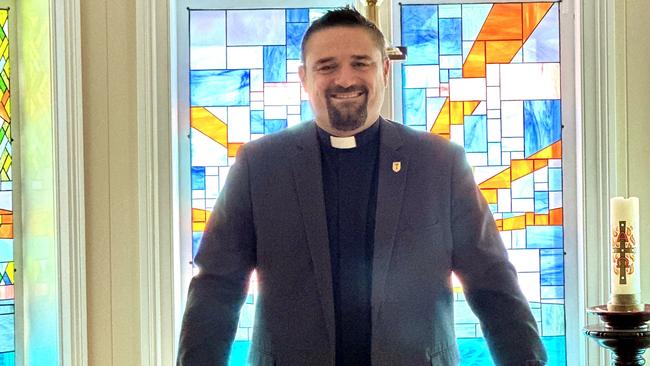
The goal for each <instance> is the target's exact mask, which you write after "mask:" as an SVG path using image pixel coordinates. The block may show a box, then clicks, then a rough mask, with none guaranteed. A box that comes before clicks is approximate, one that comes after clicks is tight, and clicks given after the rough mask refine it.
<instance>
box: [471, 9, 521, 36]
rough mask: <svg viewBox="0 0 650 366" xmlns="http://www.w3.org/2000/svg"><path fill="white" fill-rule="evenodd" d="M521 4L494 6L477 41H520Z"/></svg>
mask: <svg viewBox="0 0 650 366" xmlns="http://www.w3.org/2000/svg"><path fill="white" fill-rule="evenodd" d="M521 18H522V16H521V4H494V6H493V7H492V10H490V13H489V14H488V16H487V19H485V23H483V28H481V31H480V32H479V34H478V37H477V38H476V39H477V40H479V41H511V40H521V39H522V38H521V33H522V29H521V28H522V19H521Z"/></svg>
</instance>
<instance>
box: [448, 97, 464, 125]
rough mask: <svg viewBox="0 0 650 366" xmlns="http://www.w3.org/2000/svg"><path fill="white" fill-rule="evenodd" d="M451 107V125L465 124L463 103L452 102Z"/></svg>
mask: <svg viewBox="0 0 650 366" xmlns="http://www.w3.org/2000/svg"><path fill="white" fill-rule="evenodd" d="M449 104H450V105H451V124H452V125H462V124H463V115H464V113H463V102H450V103H449Z"/></svg>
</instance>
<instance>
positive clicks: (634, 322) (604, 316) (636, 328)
mask: <svg viewBox="0 0 650 366" xmlns="http://www.w3.org/2000/svg"><path fill="white" fill-rule="evenodd" d="M587 311H588V312H589V313H592V314H596V315H598V316H599V317H600V319H601V320H602V322H603V323H604V324H603V323H600V324H595V325H589V326H586V327H585V328H584V329H583V332H584V334H585V335H587V336H589V337H590V338H591V339H593V340H594V341H596V342H597V343H598V344H599V345H600V346H601V347H603V348H606V349H608V350H610V352H611V353H612V365H613V366H624V365H625V366H642V365H645V359H644V358H643V353H644V352H645V349H646V348H650V328H649V326H648V320H650V304H646V305H644V306H643V310H639V311H612V310H608V309H607V305H599V306H594V307H590V308H588V309H587Z"/></svg>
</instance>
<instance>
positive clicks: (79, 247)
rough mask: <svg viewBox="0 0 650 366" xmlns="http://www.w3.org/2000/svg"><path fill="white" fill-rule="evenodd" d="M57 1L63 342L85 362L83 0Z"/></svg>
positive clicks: (66, 360)
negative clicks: (81, 1) (81, 72)
mask: <svg viewBox="0 0 650 366" xmlns="http://www.w3.org/2000/svg"><path fill="white" fill-rule="evenodd" d="M51 7H52V10H53V11H52V17H51V19H50V22H51V26H52V29H53V32H52V35H51V37H52V81H53V82H52V89H53V93H52V99H53V100H52V104H53V113H54V153H55V155H54V156H55V158H54V159H53V161H54V165H55V170H54V172H55V176H54V180H55V183H54V184H55V198H54V199H55V200H54V202H55V210H54V212H55V215H57V217H56V228H57V233H56V242H57V244H58V256H59V265H58V268H59V271H58V272H59V288H58V290H59V294H58V296H59V312H60V313H59V327H60V340H61V344H60V345H59V347H60V357H61V360H62V363H63V364H64V365H75V366H83V365H87V364H88V345H87V333H86V332H87V316H86V255H85V253H86V249H85V248H86V240H85V235H86V234H85V206H84V154H83V150H84V142H83V113H82V88H81V74H80V70H81V33H80V29H81V21H80V14H79V0H52V3H51Z"/></svg>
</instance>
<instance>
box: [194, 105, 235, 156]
mask: <svg viewBox="0 0 650 366" xmlns="http://www.w3.org/2000/svg"><path fill="white" fill-rule="evenodd" d="M190 125H191V126H192V127H193V128H195V129H196V130H197V131H199V132H201V133H202V134H204V135H206V136H208V137H209V138H211V139H212V140H214V141H215V142H217V143H219V144H220V145H221V146H223V147H226V146H227V145H228V126H227V125H226V123H224V122H223V121H222V120H221V119H219V118H218V117H217V116H215V115H214V114H212V113H210V111H209V110H207V109H206V108H204V107H192V108H191V109H190Z"/></svg>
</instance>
